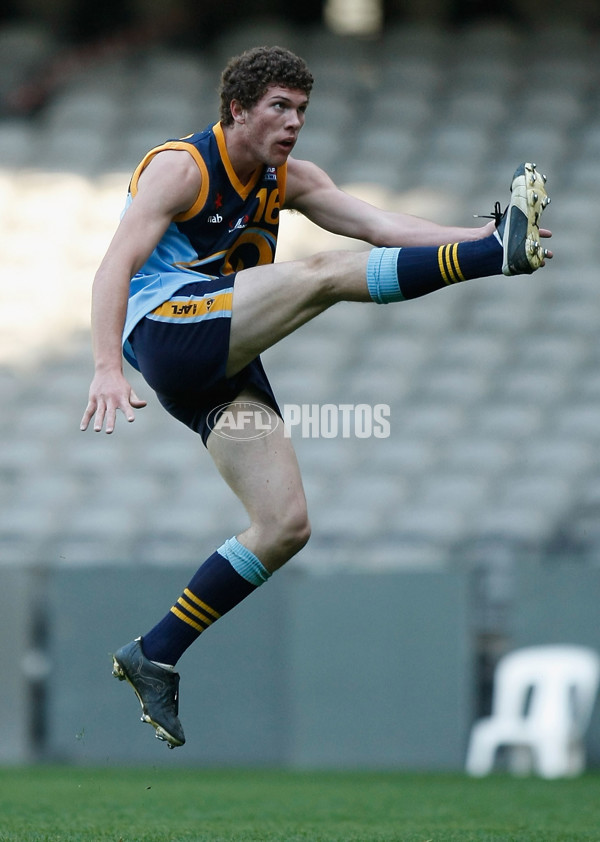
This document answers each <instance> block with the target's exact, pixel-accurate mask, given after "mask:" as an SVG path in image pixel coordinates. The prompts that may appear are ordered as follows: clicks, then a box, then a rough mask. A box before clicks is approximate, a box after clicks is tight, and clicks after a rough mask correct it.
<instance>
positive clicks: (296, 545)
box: [259, 506, 311, 570]
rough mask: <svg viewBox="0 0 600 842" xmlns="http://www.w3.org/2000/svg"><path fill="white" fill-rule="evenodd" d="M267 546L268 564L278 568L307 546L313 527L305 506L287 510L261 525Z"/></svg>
mask: <svg viewBox="0 0 600 842" xmlns="http://www.w3.org/2000/svg"><path fill="white" fill-rule="evenodd" d="M259 529H260V532H261V533H262V535H261V538H262V541H261V543H263V546H264V547H265V556H266V557H267V559H268V564H267V566H268V567H269V568H270V569H271V570H276V569H277V568H278V567H281V566H282V565H284V564H285V563H286V561H289V560H290V559H291V558H292V557H293V556H295V555H296V554H297V553H299V552H300V550H301V549H302V548H303V547H305V546H306V544H307V542H308V539H309V538H310V533H311V527H310V521H309V519H308V513H307V511H306V508H305V507H300V506H299V507H297V508H296V509H295V510H293V511H291V510H289V509H288V510H287V511H286V513H285V514H283V515H280V517H278V518H277V519H276V520H272V521H271V522H270V523H268V524H262V526H261V527H259Z"/></svg>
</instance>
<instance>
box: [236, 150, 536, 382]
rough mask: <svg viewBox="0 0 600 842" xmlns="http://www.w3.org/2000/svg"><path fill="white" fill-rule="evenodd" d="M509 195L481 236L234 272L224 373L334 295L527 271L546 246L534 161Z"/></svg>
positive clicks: (406, 290)
mask: <svg viewBox="0 0 600 842" xmlns="http://www.w3.org/2000/svg"><path fill="white" fill-rule="evenodd" d="M511 190H512V192H511V201H510V204H509V206H508V208H507V210H506V212H505V213H504V214H503V215H500V214H498V218H497V219H496V225H497V230H496V231H495V232H494V233H493V234H492V235H490V236H489V237H485V238H484V239H481V240H474V241H470V242H464V243H450V244H443V245H440V246H439V247H438V246H433V247H431V246H430V247H423V248H414V247H411V248H379V249H372V250H371V251H370V252H340V251H338V252H329V253H326V254H319V255H315V256H314V257H310V258H307V259H304V260H298V261H293V262H290V263H276V264H273V265H269V266H258V267H255V268H253V269H246V270H243V271H241V272H239V273H238V275H237V278H236V282H235V287H234V294H233V315H232V321H231V338H230V346H229V358H228V364H227V374H228V376H232V375H233V374H235V373H236V372H238V371H240V370H241V369H242V368H243V367H244V366H245V365H247V364H248V363H249V362H250V361H251V360H252V359H254V358H255V357H256V356H258V355H259V354H260V353H262V352H263V351H265V350H266V349H267V348H270V347H271V346H272V345H274V344H276V343H277V342H279V340H280V339H283V338H284V337H285V336H287V335H288V334H290V333H292V332H293V331H294V330H296V329H297V328H298V327H300V326H301V325H303V324H305V323H306V322H308V321H310V320H311V319H313V318H314V317H315V316H317V315H318V314H319V313H322V312H323V311H324V310H326V309H327V308H328V307H330V306H331V305H332V304H335V303H336V302H338V301H364V302H368V301H376V302H377V303H379V304H385V303H388V302H392V301H404V300H406V299H410V298H416V297H418V296H421V295H426V294H428V293H430V292H433V291H435V290H437V289H441V288H443V287H444V286H449V285H451V284H454V283H457V282H460V281H465V280H469V279H471V278H478V277H487V276H490V275H499V274H502V273H503V274H505V275H515V274H529V273H531V272H533V271H535V270H536V269H537V268H539V267H540V266H542V265H543V263H544V259H545V258H546V257H551V256H552V254H551V253H550V252H548V251H546V250H545V249H543V248H542V247H541V245H540V242H539V238H540V237H541V236H549V232H547V231H543V232H542V233H540V228H539V223H540V218H541V214H542V211H543V210H544V208H545V207H546V206H547V204H548V202H549V199H548V197H547V195H546V190H545V179H544V178H543V176H540V175H539V173H538V172H537V170H536V169H535V165H533V164H523V165H521V166H520V167H519V168H518V169H517V171H516V172H515V174H514V176H513V182H512V188H511Z"/></svg>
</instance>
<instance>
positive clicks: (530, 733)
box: [466, 645, 600, 778]
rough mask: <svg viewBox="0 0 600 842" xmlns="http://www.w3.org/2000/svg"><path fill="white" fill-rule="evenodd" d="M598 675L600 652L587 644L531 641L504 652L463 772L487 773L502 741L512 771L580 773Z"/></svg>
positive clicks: (546, 775)
mask: <svg viewBox="0 0 600 842" xmlns="http://www.w3.org/2000/svg"><path fill="white" fill-rule="evenodd" d="M599 681H600V657H599V656H598V654H597V653H596V652H595V651H593V650H592V649H588V648H586V647H580V646H568V645H557V646H532V647H527V648H524V649H518V650H516V651H515V652H512V653H510V654H508V655H505V656H504V657H503V658H502V659H501V660H500V661H499V663H498V666H497V668H496V673H495V677H494V694H493V699H492V714H491V716H489V717H486V718H484V719H480V720H479V721H478V722H476V723H475V724H474V725H473V728H472V731H471V737H470V741H469V746H468V750H467V759H466V770H467V772H468V773H469V774H470V775H476V776H482V775H487V774H489V773H490V772H491V771H492V770H493V768H494V765H495V761H496V755H497V751H498V749H499V748H501V747H502V748H506V749H507V752H508V756H507V761H508V768H509V771H511V772H512V773H513V774H521V775H523V774H529V773H531V772H534V773H536V774H539V775H540V776H541V777H543V778H559V777H574V776H576V775H578V774H580V773H581V772H582V771H583V770H584V768H585V744H584V737H585V733H586V731H587V728H588V725H589V722H590V718H591V715H592V711H593V708H594V702H595V699H596V693H597V691H598V683H599Z"/></svg>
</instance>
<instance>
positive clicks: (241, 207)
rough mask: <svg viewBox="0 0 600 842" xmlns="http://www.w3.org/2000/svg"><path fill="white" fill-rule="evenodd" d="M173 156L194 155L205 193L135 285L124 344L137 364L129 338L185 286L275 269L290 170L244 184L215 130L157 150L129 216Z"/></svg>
mask: <svg viewBox="0 0 600 842" xmlns="http://www.w3.org/2000/svg"><path fill="white" fill-rule="evenodd" d="M167 149H179V150H186V151H187V152H189V154H190V155H191V156H192V157H193V158H194V161H195V162H196V164H197V166H198V169H199V170H200V173H201V175H202V187H201V189H200V193H199V195H198V197H197V199H196V201H195V202H194V204H193V205H192V207H191V208H190V209H189V210H188V211H185V212H184V213H181V214H179V215H178V216H176V217H174V219H173V221H172V222H171V224H170V225H169V227H168V229H167V230H166V232H165V234H164V235H163V237H162V238H161V240H160V242H159V243H158V245H157V246H156V248H155V249H154V251H153V252H152V254H151V255H150V257H149V258H148V260H147V261H146V263H145V264H144V266H142V268H141V269H140V271H139V272H138V273H137V274H136V275H134V277H133V278H132V279H131V282H130V289H129V302H128V307H127V317H126V321H125V328H124V331H123V342H124V350H125V356H126V357H127V359H128V360H129V361H130V362H133V364H134V365H135V358H134V357H133V354H132V351H131V348H130V347H129V343H128V342H127V337H128V336H129V334H130V333H131V331H132V330H133V328H134V327H135V325H136V324H137V323H138V322H139V321H140V319H142V318H143V317H144V316H145V315H147V314H148V313H150V312H151V311H152V310H154V309H155V308H156V307H158V306H159V305H160V304H163V303H164V302H165V301H167V300H168V299H169V298H171V296H172V295H173V294H174V293H175V292H177V290H178V289H180V288H181V287H182V286H184V285H185V284H188V283H190V282H191V281H202V280H203V279H205V280H210V279H211V278H215V277H218V276H220V275H231V274H233V273H234V272H238V271H240V270H241V269H247V268H249V267H252V266H260V265H264V264H268V263H273V261H274V259H275V249H276V245H277V231H278V226H279V211H280V208H281V206H282V205H283V202H284V198H285V180H286V174H287V166H286V165H285V164H284V165H283V166H282V167H278V168H275V167H266V166H264V167H259V168H258V169H257V170H256V171H255V172H254V174H253V176H252V178H251V179H250V181H249V182H248V183H247V184H242V183H241V182H240V180H239V179H238V177H237V175H236V174H235V171H234V169H233V166H232V165H231V162H230V160H229V155H228V153H227V147H226V144H225V136H224V133H223V129H222V126H221V124H220V123H215V124H214V125H211V126H209V127H207V128H206V129H204V131H202V132H198V133H196V134H193V135H190V136H188V137H185V138H182V139H180V140H170V141H167V142H166V143H164V144H162V145H161V146H157V147H155V148H154V149H151V150H150V152H148V153H147V155H146V156H145V157H144V158H143V160H142V161H141V162H140V164H139V165H138V167H137V168H136V170H135V172H134V174H133V176H132V179H131V183H130V185H129V193H128V196H127V203H126V206H125V211H126V210H127V207H128V206H129V204H130V203H131V201H132V199H133V197H134V196H135V195H136V193H137V187H138V181H139V178H140V175H141V174H142V172H143V171H144V169H145V168H146V166H147V165H148V164H149V162H150V161H151V160H152V158H154V156H155V155H158V154H159V153H160V152H162V151H164V150H167Z"/></svg>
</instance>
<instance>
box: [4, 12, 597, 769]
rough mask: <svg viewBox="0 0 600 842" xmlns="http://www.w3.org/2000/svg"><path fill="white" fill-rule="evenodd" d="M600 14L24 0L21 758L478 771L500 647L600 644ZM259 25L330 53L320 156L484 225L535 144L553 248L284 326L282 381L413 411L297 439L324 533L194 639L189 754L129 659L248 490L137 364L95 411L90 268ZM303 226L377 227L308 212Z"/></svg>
mask: <svg viewBox="0 0 600 842" xmlns="http://www.w3.org/2000/svg"><path fill="white" fill-rule="evenodd" d="M599 33H600V4H598V3H589V2H586V0H571V2H570V3H569V4H568V5H565V4H564V3H562V2H559V0H554V2H548V0H546V2H541V0H539V2H533V0H528V2H524V0H511V2H499V0H488V2H480V0H422V1H421V2H419V0H404V2H402V0H389V2H385V0H380V2H378V0H328V1H327V2H317V0H306V2H304V3H302V4H287V3H284V2H283V0H272V1H271V2H269V0H260V2H255V3H252V4H248V3H243V2H236V0H223V2H211V3H209V2H204V0H196V1H195V2H190V0H180V2H176V0H171V2H165V0H163V1H162V2H160V3H159V2H153V0H129V2H127V0H125V1H124V0H119V2H113V0H106V2H104V3H102V4H90V3H87V2H86V3H84V2H82V0H52V2H49V0H12V2H11V0H3V2H2V3H1V4H0V220H1V223H2V225H1V234H0V406H1V409H0V433H1V435H0V504H1V505H0V631H1V634H2V646H1V648H0V673H1V674H2V677H3V679H2V685H3V686H2V690H1V691H0V719H1V720H2V722H3V724H4V728H3V733H2V737H1V738H0V761H1V762H29V761H35V760H44V761H48V760H65V761H68V762H74V763H86V762H106V763H113V762H114V763H117V762H123V763H125V762H138V761H146V760H147V761H154V760H156V758H157V757H159V758H160V760H161V762H198V763H207V764H280V765H287V766H359V765H367V766H386V767H398V768H423V769H440V768H448V769H457V768H461V767H462V765H463V763H464V754H465V747H466V741H467V737H468V733H469V729H470V727H471V725H472V723H473V721H474V720H475V718H477V717H479V716H481V715H484V714H485V713H487V712H489V708H490V699H491V688H492V678H493V671H494V668H495V666H496V663H497V661H498V659H499V657H500V656H501V655H502V654H504V653H505V652H507V651H509V650H511V649H512V648H514V647H516V646H520V645H525V644H532V643H580V644H586V645H589V646H592V647H593V648H595V649H597V650H600V624H599V623H598V620H597V606H598V602H599V598H600V517H599V515H600V455H599V451H598V442H599V439H600V370H599V366H598V363H599V362H600V344H599V341H598V331H597V325H598V322H599V320H600V286H599V284H598V258H599V257H600V247H599V241H600V238H599V236H598V223H597V208H598V198H597V194H596V190H597V189H598V188H599V187H600V94H599V91H600V39H599ZM259 44H281V45H283V46H287V47H289V48H291V49H293V50H295V51H297V52H298V53H299V54H300V55H302V56H303V57H304V58H305V59H306V60H307V62H308V64H309V66H310V67H311V69H312V71H313V73H314V75H315V77H316V84H315V88H314V92H313V95H312V97H311V103H310V108H309V111H308V119H307V123H306V127H305V128H304V130H303V133H302V136H301V139H300V141H299V143H298V146H297V148H296V152H295V154H296V155H297V157H306V158H310V159H312V160H314V161H315V162H316V163H318V164H320V165H322V166H323V167H325V168H326V169H327V171H328V172H329V173H330V174H331V176H332V177H333V178H334V179H335V180H336V182H337V183H338V184H339V185H340V186H342V187H344V189H347V190H348V191H351V192H355V193H356V194H357V195H361V196H364V197H366V198H368V199H370V200H371V201H373V202H375V203H378V204H380V205H382V206H385V207H389V208H397V209H401V210H404V211H407V212H410V213H415V214H417V215H422V216H426V217H429V218H432V219H435V220H437V221H439V222H444V223H456V224H462V225H470V224H477V223H476V220H474V219H473V214H487V213H489V212H490V211H491V209H492V208H493V205H494V202H495V201H496V200H499V201H500V202H501V203H502V205H503V206H504V205H505V204H506V202H507V201H508V195H509V194H508V189H509V185H510V181H511V176H512V173H513V171H514V169H515V167H516V165H517V164H519V163H520V162H521V161H525V160H528V161H535V162H536V163H537V164H538V168H539V169H540V170H541V171H542V172H546V173H547V174H548V179H549V180H548V190H549V193H550V195H551V197H552V205H551V206H550V208H549V209H548V211H547V216H546V217H545V221H546V222H547V225H548V227H550V228H552V229H553V231H554V240H553V243H552V247H553V249H554V251H555V253H556V258H555V260H554V261H553V262H552V263H551V264H549V265H548V266H547V267H546V268H545V269H544V270H543V271H541V272H539V273H537V274H535V275H534V276H532V277H526V278H522V277H519V278H490V279H486V280H483V281H477V282H473V283H469V284H465V285H462V286H461V287H459V288H454V289H451V290H443V291H441V292H439V293H436V294H434V295H432V296H428V297H426V298H425V299H420V300H417V301H413V302H408V303H405V304H403V305H401V306H398V307H362V306H358V305H353V304H348V305H338V306H336V307H335V308H333V309H332V310H331V311H329V312H328V313H326V314H324V315H323V316H322V317H320V318H319V319H318V320H316V321H315V322H314V323H312V324H310V325H308V326H306V327H305V328H303V329H302V330H301V331H299V332H298V333H297V334H295V335H294V336H292V337H290V338H288V339H287V340H285V342H283V343H282V344H281V345H280V346H278V347H277V348H274V349H272V350H271V351H269V352H268V353H267V354H265V362H266V365H267V369H268V371H269V373H270V376H271V379H272V382H273V385H274V387H275V390H276V393H277V395H278V397H279V400H280V403H281V404H282V405H283V404H291V403H293V404H315V403H316V404H324V403H328V404H334V405H340V404H359V403H364V404H368V405H371V406H372V405H374V404H388V405H389V406H390V418H389V420H390V425H391V433H390V436H389V438H385V439H377V438H364V439H362V438H356V437H350V438H342V437H336V438H322V437H321V438H302V437H301V435H295V436H294V441H295V444H296V448H297V451H298V455H299V459H300V463H301V466H302V469H303V473H304V477H305V485H306V491H307V496H308V500H309V507H310V513H311V520H312V523H313V538H312V539H311V541H310V543H309V545H308V546H307V547H306V548H305V549H304V550H303V551H302V553H301V554H300V555H299V556H298V557H297V558H296V559H294V560H293V561H292V562H291V563H290V564H289V565H288V567H287V568H286V569H285V570H284V571H282V572H281V573H280V574H278V576H277V577H274V579H273V580H271V582H270V583H269V584H268V586H266V587H265V588H263V589H261V591H259V592H258V593H257V594H256V595H255V597H253V599H252V600H249V601H248V602H247V603H244V604H243V605H242V606H240V607H239V608H238V609H236V611H235V612H234V613H233V614H232V615H231V616H230V617H228V618H226V619H225V620H224V621H222V623H219V624H217V626H215V628H214V629H211V630H210V632H209V633H208V634H207V635H206V636H205V637H203V638H202V640H201V641H200V642H199V643H198V644H197V645H196V647H194V648H193V649H192V650H190V652H189V653H187V654H186V656H185V657H184V659H183V661H182V663H181V669H182V673H183V674H184V683H183V684H182V700H181V705H182V707H181V714H182V719H183V722H184V726H185V728H186V733H187V736H188V745H187V746H186V748H185V749H184V751H185V752H186V754H185V758H182V757H178V756H177V755H178V753H177V752H174V753H171V752H169V753H167V752H166V751H164V748H163V747H160V746H159V745H158V744H155V743H154V741H153V740H152V739H151V733H149V729H145V728H140V727H139V726H138V725H136V715H137V713H138V712H139V709H137V710H136V705H137V702H136V700H135V698H134V697H133V693H131V692H130V691H126V690H125V689H124V688H123V686H121V685H119V684H118V683H117V682H115V681H112V680H109V679H110V657H109V655H110V653H111V652H112V651H114V649H115V648H117V647H118V646H119V645H121V644H122V643H124V642H125V641H127V640H128V639H130V638H132V637H134V636H136V635H138V634H140V633H142V632H144V631H145V630H147V628H148V627H149V626H150V625H152V624H153V622H154V621H155V620H156V619H157V618H159V617H160V616H162V614H163V613H164V611H165V610H166V609H168V607H169V605H170V604H171V602H172V601H173V600H174V599H176V597H177V595H178V594H179V593H180V591H181V587H182V584H185V582H186V581H188V579H189V577H190V575H191V573H192V572H193V571H194V570H195V569H196V567H197V566H198V564H199V563H200V561H201V560H202V559H203V558H205V557H206V556H207V555H208V554H209V553H210V552H212V550H213V549H214V548H215V547H216V546H218V545H220V544H221V543H222V541H223V540H224V539H225V538H227V537H229V536H230V535H232V534H234V533H235V532H239V531H240V530H241V529H242V528H243V527H244V526H245V523H246V517H245V514H244V512H243V511H242V509H241V507H240V505H239V504H238V503H237V501H236V500H235V499H234V498H233V497H232V495H231V493H230V492H229V490H228V489H227V488H226V487H225V485H224V484H223V483H222V481H221V480H220V479H219V477H218V476H217V473H216V470H215V469H214V468H213V466H212V463H211V461H210V459H209V457H208V455H207V454H206V453H205V452H204V449H203V447H202V445H201V443H200V442H199V441H198V440H197V439H196V437H195V436H193V435H192V434H191V433H190V432H189V431H188V430H187V429H185V428H183V427H182V426H179V425H178V424H177V423H176V422H175V421H174V420H173V419H171V418H170V417H169V416H167V415H166V413H165V412H164V411H163V410H162V409H161V408H160V407H159V406H158V404H157V402H156V401H155V400H154V398H153V396H152V394H151V393H150V390H149V389H148V388H147V387H146V386H145V385H144V384H143V383H142V382H140V380H139V378H138V377H137V375H136V373H135V372H132V371H131V370H129V372H128V374H129V375H130V377H131V380H132V382H133V384H134V386H135V388H136V391H137V392H138V394H140V395H143V397H145V398H146V399H147V400H148V402H149V406H148V407H147V408H146V409H144V410H143V411H141V412H138V415H137V420H136V422H135V424H134V425H126V424H125V423H120V424H119V425H118V429H117V431H116V433H115V434H114V435H113V436H111V437H107V436H104V435H101V436H98V435H94V434H93V433H91V432H88V433H87V434H83V433H81V432H80V431H79V429H78V427H79V420H80V418H81V415H82V412H83V409H84V408H85V404H86V401H87V390H88V387H89V382H90V379H91V375H92V359H91V352H90V341H89V330H88V324H89V302H90V290H91V282H92V278H93V275H94V272H95V269H96V267H97V265H98V263H99V261H100V259H101V257H102V254H103V252H104V250H105V249H106V247H107V245H108V242H109V240H110V237H111V236H112V232H113V231H114V228H115V227H116V224H117V222H118V218H119V213H120V211H121V209H122V206H123V201H124V197H125V193H126V190H127V183H128V178H129V175H130V173H131V171H132V169H133V168H134V167H135V165H136V164H137V163H138V161H139V160H140V158H141V157H142V156H143V154H144V153H145V152H146V151H147V149H148V148H150V147H152V146H155V145H157V144H158V143H160V142H162V141H163V140H165V139H166V138H168V137H173V136H182V135H185V134H188V133H190V132H192V131H195V130H197V129H199V128H203V127H204V126H205V125H207V124H208V123H210V122H212V121H213V120H215V119H216V116H217V106H218V102H217V88H218V83H219V75H220V71H221V69H222V67H223V66H224V64H225V63H226V61H227V60H228V58H229V57H230V56H231V55H234V54H237V53H239V52H241V51H242V50H243V49H246V48H247V47H251V46H256V45H259ZM279 242H280V247H279V252H278V256H279V259H290V258H293V257H296V256H301V255H304V254H309V253H312V252H315V251H317V250H321V249H327V248H334V247H338V246H340V245H343V246H345V247H348V248H361V247H362V248H364V244H360V243H356V242H351V241H344V242H343V243H342V242H340V238H335V237H330V236H329V235H326V234H324V233H323V232H320V231H318V230H316V229H314V228H313V227H312V226H311V225H310V224H309V223H308V222H306V221H305V220H302V219H301V218H299V217H297V216H293V217H288V216H284V218H283V220H282V228H281V234H280V240H279ZM128 693H129V697H128ZM249 720H250V721H251V722H252V727H249V726H248V721H249ZM157 752H158V754H157ZM173 755H175V756H176V757H175V759H173ZM165 757H166V760H165ZM589 762H590V764H591V765H596V766H597V765H600V721H599V719H598V713H597V712H596V713H595V714H594V718H593V721H592V727H591V731H590V736H589Z"/></svg>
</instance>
